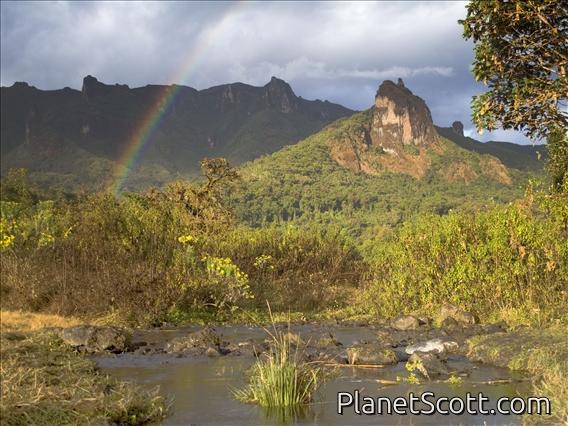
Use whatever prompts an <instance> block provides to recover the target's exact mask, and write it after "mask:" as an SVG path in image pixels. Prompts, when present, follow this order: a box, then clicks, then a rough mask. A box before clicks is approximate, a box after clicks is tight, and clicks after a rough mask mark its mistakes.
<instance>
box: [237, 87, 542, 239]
mask: <svg viewBox="0 0 568 426" xmlns="http://www.w3.org/2000/svg"><path fill="white" fill-rule="evenodd" d="M534 173H535V174H538V173H540V172H539V171H535V172H534ZM241 174H242V178H243V179H242V191H241V192H240V193H238V194H234V195H233V205H234V207H235V210H236V212H237V215H238V217H239V218H241V219H242V220H244V221H246V222H248V223H250V224H251V225H259V224H261V223H266V222H279V221H289V220H297V221H300V222H302V221H310V220H317V221H320V222H324V223H338V224H341V225H342V226H347V227H349V228H351V230H352V231H353V232H356V233H358V232H361V231H363V232H364V230H365V229H367V228H370V229H377V227H385V226H386V227H390V226H393V225H396V224H398V223H401V222H402V221H404V220H406V219H408V218H410V217H412V216H413V215H415V214H417V213H432V214H447V213H448V212H449V211H451V210H453V209H469V208H479V207H480V206H484V205H489V204H491V203H503V202H509V201H511V200H513V199H515V198H517V197H519V196H520V195H522V193H523V190H524V186H525V184H526V182H527V178H528V176H529V172H528V171H527V170H520V169H518V168H513V167H507V166H505V165H504V164H503V162H501V161H500V160H499V158H497V157H495V156H492V155H487V154H479V153H476V152H473V151H469V150H467V149H464V148H462V147H460V146H458V145H457V144H455V143H454V142H452V141H451V140H449V139H447V138H444V137H442V136H440V135H439V134H438V132H437V131H436V130H435V128H434V126H433V124H432V120H431V117H430V113H429V110H428V108H427V106H426V104H425V103H424V102H423V100H422V99H420V98H418V97H416V96H414V95H413V94H412V93H411V92H410V91H409V90H408V89H406V88H405V87H404V86H403V83H402V82H399V85H397V84H395V83H392V82H385V83H383V85H381V87H380V88H379V91H378V92H377V97H376V101H375V105H374V106H373V107H372V108H370V109H369V110H367V111H364V112H361V113H357V114H354V115H353V116H351V117H348V118H344V119H341V120H338V121H336V122H334V123H332V124H330V125H329V126H327V127H326V128H325V129H323V130H322V131H320V132H319V133H317V134H315V135H312V136H310V137H309V138H307V139H306V140H304V141H301V142H300V143H298V144H295V145H292V146H288V147H285V148H283V149H282V150H280V151H278V152H277V153H274V154H272V155H269V156H265V157H263V158H260V159H258V160H255V161H253V162H250V163H248V164H246V165H244V166H243V167H242V169H241Z"/></svg>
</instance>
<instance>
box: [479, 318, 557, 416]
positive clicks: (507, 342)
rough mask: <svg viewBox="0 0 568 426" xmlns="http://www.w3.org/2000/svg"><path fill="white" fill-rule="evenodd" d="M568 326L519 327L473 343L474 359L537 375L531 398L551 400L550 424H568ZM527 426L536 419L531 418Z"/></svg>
mask: <svg viewBox="0 0 568 426" xmlns="http://www.w3.org/2000/svg"><path fill="white" fill-rule="evenodd" d="M566 336H568V326H567V325H565V324H555V325H552V326H549V327H547V328H538V329H537V328H529V327H519V328H517V329H516V330H513V331H510V332H509V333H507V334H506V335H502V334H501V333H498V334H490V335H483V336H476V337H474V338H472V339H470V341H469V356H471V357H473V358H474V359H476V360H478V361H481V362H486V363H491V364H495V365H499V366H501V367H508V368H510V369H511V370H524V371H528V372H529V373H530V374H531V375H532V376H533V383H532V388H531V396H545V397H547V398H549V400H550V403H551V407H552V415H551V417H550V419H547V420H546V424H568V385H567V384H568V339H567V338H566ZM523 420H524V422H526V423H529V424H530V423H532V422H534V421H535V420H534V419H532V418H531V417H530V416H526V417H525V418H524V419H523Z"/></svg>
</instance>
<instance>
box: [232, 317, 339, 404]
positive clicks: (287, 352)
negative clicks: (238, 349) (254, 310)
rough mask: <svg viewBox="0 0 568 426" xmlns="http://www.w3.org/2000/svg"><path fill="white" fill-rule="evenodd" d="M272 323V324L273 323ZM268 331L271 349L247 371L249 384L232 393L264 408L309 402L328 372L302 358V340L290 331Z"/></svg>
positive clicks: (240, 398)
mask: <svg viewBox="0 0 568 426" xmlns="http://www.w3.org/2000/svg"><path fill="white" fill-rule="evenodd" d="M273 325H274V323H273ZM289 328H290V327H288V330H287V331H286V332H284V331H278V330H276V327H273V331H272V332H271V331H269V330H267V332H268V334H269V335H270V338H271V341H272V350H271V351H270V352H269V353H268V354H267V355H266V356H263V357H261V358H264V359H261V358H259V359H258V360H257V361H256V363H255V364H254V365H253V366H252V368H251V370H250V377H249V383H248V385H247V386H246V387H245V388H244V389H239V390H236V391H235V392H234V394H235V397H236V398H237V399H238V400H241V401H243V402H248V403H256V404H259V405H261V406H263V407H267V408H272V407H297V406H299V405H302V404H308V403H310V402H312V400H313V396H314V393H315V391H316V390H317V389H318V387H319V386H320V385H321V384H322V382H323V381H324V380H325V379H326V377H327V375H328V373H327V372H326V371H325V370H324V369H323V367H321V366H319V365H318V364H317V363H314V362H308V361H306V360H304V359H303V354H302V350H301V346H302V342H301V341H300V339H299V338H298V336H297V335H295V334H293V333H291V332H290V330H289Z"/></svg>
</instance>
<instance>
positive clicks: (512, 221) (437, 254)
mask: <svg viewBox="0 0 568 426" xmlns="http://www.w3.org/2000/svg"><path fill="white" fill-rule="evenodd" d="M528 191H529V192H528V194H527V196H526V197H525V198H524V200H523V201H519V202H517V203H514V204H511V205H508V206H494V207H492V208H490V209H488V210H487V211H479V212H475V213H471V214H467V215H466V214H459V213H451V214H449V215H447V216H444V217H437V216H425V217H422V218H419V219H417V220H415V221H410V222H408V223H405V224H404V225H403V226H402V227H401V229H400V231H399V232H397V233H395V234H394V235H392V236H391V237H390V238H388V239H386V240H384V241H379V242H377V243H376V244H374V245H373V246H372V247H370V253H368V254H367V257H368V258H370V259H373V260H374V261H375V263H374V264H372V265H371V268H372V269H373V272H374V277H373V279H372V280H371V281H370V283H368V284H367V286H366V288H365V290H364V292H363V297H364V298H365V301H364V303H365V304H367V305H369V306H372V307H373V309H374V310H375V312H377V313H379V314H382V315H386V316H391V315H395V314H397V313H400V312H404V311H409V312H412V311H418V310H420V309H424V307H428V306H437V305H439V303H441V302H451V303H456V304H459V305H462V306H463V307H464V308H466V309H467V310H469V311H472V312H474V313H476V314H477V315H479V316H480V317H481V318H484V319H487V318H491V317H492V316H493V317H495V316H499V313H500V312H501V313H502V316H503V318H504V319H508V318H507V317H509V316H510V314H511V311H520V312H525V313H527V316H528V318H526V319H525V320H528V321H531V319H532V320H533V321H534V320H537V318H536V316H535V315H534V312H539V318H538V320H539V321H546V320H550V319H554V318H560V317H563V316H564V318H563V319H564V320H566V319H567V318H565V315H566V310H565V308H566V306H568V300H567V299H566V298H567V294H566V292H565V290H566V283H565V281H564V277H566V276H568V261H567V259H568V251H567V249H568V232H567V231H568V228H567V227H566V224H567V222H566V221H567V219H568V211H567V206H568V203H567V202H566V201H567V200H566V196H565V195H542V194H540V195H536V194H534V193H533V192H531V191H532V189H531V188H529V190H528ZM488 294H491V295H492V297H490V298H488V297H487V295H488Z"/></svg>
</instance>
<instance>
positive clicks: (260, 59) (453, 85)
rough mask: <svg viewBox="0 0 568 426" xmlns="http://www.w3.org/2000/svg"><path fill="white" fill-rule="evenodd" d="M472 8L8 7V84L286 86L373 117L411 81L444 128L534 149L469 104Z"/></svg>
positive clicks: (4, 37)
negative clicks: (386, 83)
mask: <svg viewBox="0 0 568 426" xmlns="http://www.w3.org/2000/svg"><path fill="white" fill-rule="evenodd" d="M466 4H467V2H455V1H452V2H449V1H440V2H410V1H406V2H389V1H382V2H376V3H375V2H338V1H337V2H295V1H294V2H263V3H261V2H238V3H237V2H185V1H180V2H173V1H170V2H168V1H160V2H150V1H147V2H116V1H109V2H98V1H91V2H79V1H75V2H45V1H40V2H25V1H18V2H10V1H1V2H0V17H1V22H0V24H1V26H0V41H1V46H0V47H1V49H0V57H1V61H0V62H1V64H0V65H1V68H0V80H1V81H0V83H1V85H2V86H11V85H12V84H13V83H14V82H16V81H25V82H27V83H29V84H30V85H33V86H35V87H37V88H38V89H43V90H51V89H60V88H63V87H71V88H75V89H81V84H82V80H83V77H85V76H86V75H89V74H90V75H93V76H95V77H96V78H97V79H98V80H99V81H101V82H104V83H106V84H115V83H120V84H128V85H129V86H130V87H139V86H145V85H147V84H172V83H176V84H183V85H187V86H191V87H194V88H196V89H205V88H208V87H211V86H216V85H219V84H226V83H234V82H243V83H247V84H251V85H254V86H263V85H265V84H266V83H268V82H269V81H270V78H271V77H272V76H276V77H279V78H282V79H284V80H286V81H287V82H288V83H289V84H290V85H291V87H292V89H293V90H294V92H295V93H296V95H298V96H302V97H303V98H305V99H321V100H329V101H330V102H335V103H339V104H341V105H344V106H346V107H349V108H352V109H356V110H363V109H367V108H369V107H370V106H371V105H372V104H373V102H374V96H375V93H376V91H377V88H378V86H379V85H380V83H381V82H382V81H383V80H386V79H389V80H394V81H396V79H397V78H399V77H400V78H402V79H403V80H404V82H405V85H406V87H408V88H409V89H410V90H412V91H413V93H414V94H416V95H418V96H420V97H421V98H423V99H424V100H425V101H426V103H427V104H428V106H429V107H430V110H431V112H432V117H433V119H434V123H435V124H437V125H440V126H450V125H451V123H452V122H453V121H456V120H459V121H461V122H463V123H464V127H465V133H466V135H467V136H471V137H473V138H475V139H478V140H483V141H486V140H503V141H510V142H516V143H530V141H529V140H528V139H526V138H525V137H524V136H522V135H521V134H520V133H517V132H511V131H503V130H498V131H495V132H491V133H488V132H485V133H483V135H479V134H478V133H477V132H476V131H475V129H474V126H473V125H472V123H471V120H470V115H471V111H470V101H471V98H472V96H474V95H475V94H479V93H482V92H483V90H484V87H483V85H482V84H481V83H477V82H476V81H475V80H474V78H473V75H472V74H471V71H470V70H471V64H472V62H473V44H472V42H471V41H466V40H464V39H463V38H462V28H461V26H460V25H459V24H458V22H457V21H458V19H461V18H464V17H465V14H466V10H465V7H466Z"/></svg>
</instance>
